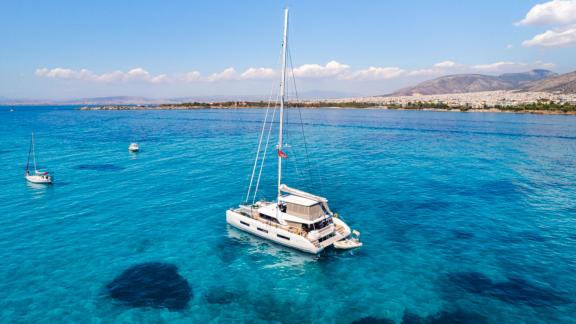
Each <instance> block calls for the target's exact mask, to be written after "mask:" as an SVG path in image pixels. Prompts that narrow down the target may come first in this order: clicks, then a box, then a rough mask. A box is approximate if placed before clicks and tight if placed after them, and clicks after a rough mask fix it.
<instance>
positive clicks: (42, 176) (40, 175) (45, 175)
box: [24, 133, 52, 184]
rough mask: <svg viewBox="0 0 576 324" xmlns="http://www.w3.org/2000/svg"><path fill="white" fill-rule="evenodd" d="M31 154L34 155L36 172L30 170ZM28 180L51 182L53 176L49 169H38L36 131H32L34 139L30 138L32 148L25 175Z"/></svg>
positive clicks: (29, 152)
mask: <svg viewBox="0 0 576 324" xmlns="http://www.w3.org/2000/svg"><path fill="white" fill-rule="evenodd" d="M30 156H32V161H33V163H34V172H30ZM24 176H25V177H26V180H28V181H29V182H32V183H40V184H51V183H52V176H51V175H50V173H49V172H48V171H41V170H38V167H37V165H36V148H35V145H34V133H32V139H31V140H30V149H29V150H28V161H26V173H25V175H24Z"/></svg>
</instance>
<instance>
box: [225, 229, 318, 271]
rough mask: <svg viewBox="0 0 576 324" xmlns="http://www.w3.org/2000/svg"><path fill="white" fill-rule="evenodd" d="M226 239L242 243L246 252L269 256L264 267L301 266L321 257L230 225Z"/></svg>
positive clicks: (314, 262) (313, 262)
mask: <svg viewBox="0 0 576 324" xmlns="http://www.w3.org/2000/svg"><path fill="white" fill-rule="evenodd" d="M227 236H228V239H231V240H234V241H236V242H238V243H240V244H241V245H243V246H244V247H245V248H246V250H247V252H248V254H262V256H264V257H270V258H271V260H270V261H271V262H269V264H267V265H265V266H264V268H303V267H304V266H305V265H306V264H309V263H312V264H316V262H317V261H318V260H319V259H320V258H321V256H319V255H315V254H309V253H305V252H301V251H298V250H294V249H291V248H289V247H286V246H284V245H281V244H275V243H274V242H272V241H268V240H262V239H260V238H258V237H256V236H253V235H250V234H248V233H246V232H243V231H241V230H239V229H236V228H235V227H232V226H227Z"/></svg>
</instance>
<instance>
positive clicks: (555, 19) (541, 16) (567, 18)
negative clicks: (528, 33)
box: [518, 0, 576, 25]
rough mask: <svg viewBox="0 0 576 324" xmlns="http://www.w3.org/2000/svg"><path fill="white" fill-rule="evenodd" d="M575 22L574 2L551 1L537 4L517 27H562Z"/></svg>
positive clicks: (574, 0) (564, 0)
mask: <svg viewBox="0 0 576 324" xmlns="http://www.w3.org/2000/svg"><path fill="white" fill-rule="evenodd" d="M573 22H576V0H553V1H548V2H545V3H541V4H537V5H535V6H534V7H532V9H530V11H528V13H527V14H526V17H524V19H522V20H521V21H520V22H519V23H518V24H519V25H563V24H570V23H573Z"/></svg>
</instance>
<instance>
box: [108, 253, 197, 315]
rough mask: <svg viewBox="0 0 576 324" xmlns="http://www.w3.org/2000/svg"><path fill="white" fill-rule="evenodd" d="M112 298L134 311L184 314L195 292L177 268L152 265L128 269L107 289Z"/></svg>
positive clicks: (169, 265)
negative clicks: (155, 309)
mask: <svg viewBox="0 0 576 324" xmlns="http://www.w3.org/2000/svg"><path fill="white" fill-rule="evenodd" d="M106 289H107V291H108V294H109V296H110V297H112V298H114V299H116V300H118V301H120V302H122V303H124V304H126V305H129V306H131V307H153V308H167V309H169V310H172V311H174V310H182V309H184V308H186V306H187V305H188V302H189V301H190V299H191V298H192V289H191V288H190V285H189V284H188V281H186V279H185V278H183V277H182V276H180V274H178V268H177V267H176V266H175V265H172V264H168V263H161V262H150V263H143V264H138V265H135V266H133V267H131V268H128V269H127V270H125V271H124V272H122V274H121V275H120V276H118V277H116V279H114V280H113V281H112V282H110V283H109V284H108V285H106Z"/></svg>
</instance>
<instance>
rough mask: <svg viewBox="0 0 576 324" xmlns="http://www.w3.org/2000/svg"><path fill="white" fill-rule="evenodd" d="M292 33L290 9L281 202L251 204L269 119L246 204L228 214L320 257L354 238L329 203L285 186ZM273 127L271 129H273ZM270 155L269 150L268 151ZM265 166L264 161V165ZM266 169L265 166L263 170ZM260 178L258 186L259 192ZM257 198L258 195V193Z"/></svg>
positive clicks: (244, 226) (231, 220)
mask: <svg viewBox="0 0 576 324" xmlns="http://www.w3.org/2000/svg"><path fill="white" fill-rule="evenodd" d="M287 32H288V9H286V10H285V12H284V35H283V40H282V76H281V82H280V117H279V130H278V134H279V135H278V145H277V153H278V188H277V199H276V201H273V202H267V201H263V200H261V201H257V202H255V201H252V203H248V199H249V196H250V188H251V187H252V180H253V179H254V174H255V170H256V165H257V161H258V154H259V153H260V145H261V144H262V138H263V134H264V128H265V125H266V118H265V120H264V126H263V128H262V134H261V135H260V143H259V145H258V153H257V155H256V159H255V162H254V169H253V171H252V180H251V181H250V186H249V191H248V195H247V197H246V203H245V204H241V205H239V207H237V208H231V209H229V210H228V211H226V222H227V223H228V224H230V225H232V226H234V227H235V228H238V229H240V230H242V231H246V232H249V233H251V234H254V235H257V236H259V237H262V238H265V239H268V240H270V241H274V242H276V243H279V244H282V245H285V246H288V247H292V248H295V249H298V250H300V251H303V252H308V253H314V254H317V253H319V252H321V251H322V250H324V249H325V248H327V247H329V246H331V245H333V244H334V243H335V242H338V241H340V240H344V239H346V238H347V237H348V236H349V235H350V232H351V230H350V227H348V225H346V223H345V222H344V221H342V219H340V218H339V217H338V216H337V214H335V213H333V212H332V211H331V210H330V208H329V207H328V200H327V199H326V198H324V197H320V196H317V195H314V194H311V193H308V192H304V191H302V190H298V189H294V188H290V187H288V186H287V185H286V184H283V183H282V160H283V159H284V158H287V155H286V153H284V152H283V151H282V149H283V148H284V147H286V145H285V144H284V143H283V140H282V135H283V126H284V105H285V102H284V101H285V92H286V90H285V83H286V47H287ZM270 127H271V126H270ZM264 152H266V150H265V151H264ZM262 165H263V161H262ZM261 168H262V166H261ZM260 171H261V169H260ZM259 180H260V177H258V180H257V182H256V189H255V191H257V188H258V184H259ZM254 197H256V193H254Z"/></svg>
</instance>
